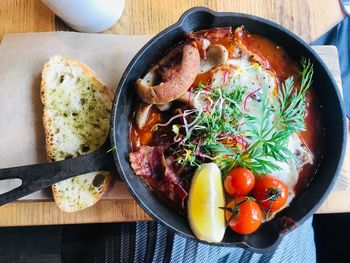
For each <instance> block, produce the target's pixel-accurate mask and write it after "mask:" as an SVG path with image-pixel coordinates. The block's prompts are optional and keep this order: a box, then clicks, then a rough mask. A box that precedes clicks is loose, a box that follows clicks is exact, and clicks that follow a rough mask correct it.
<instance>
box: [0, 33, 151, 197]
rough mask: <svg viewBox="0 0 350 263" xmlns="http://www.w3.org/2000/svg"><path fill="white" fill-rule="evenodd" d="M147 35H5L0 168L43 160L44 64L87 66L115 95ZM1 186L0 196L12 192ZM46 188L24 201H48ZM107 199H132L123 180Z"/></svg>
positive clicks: (0, 48) (0, 68) (0, 67)
mask: <svg viewBox="0 0 350 263" xmlns="http://www.w3.org/2000/svg"><path fill="white" fill-rule="evenodd" d="M149 39H150V36H121V35H106V34H103V35H102V34H82V33H73V32H50V33H29V34H17V35H8V36H5V37H4V39H3V41H2V43H1V45H0V83H1V84H0V127H1V129H0V168H5V167H13V166H20V165H26V164H34V163H42V162H46V161H47V158H46V151H45V137H44V128H43V125H42V112H43V106H42V103H41V101H40V81H41V77H40V74H41V70H42V66H43V64H44V63H45V62H46V61H47V60H48V58H49V57H50V56H53V55H64V56H71V57H73V58H76V59H78V60H80V61H82V62H83V63H85V64H87V65H89V66H90V67H91V68H92V69H93V70H94V71H95V72H96V73H97V75H98V76H99V77H100V78H101V79H102V80H103V81H104V82H105V83H106V84H107V86H109V87H110V88H111V89H113V91H115V89H116V86H117V84H118V81H119V79H120V77H121V75H122V74H123V72H124V70H125V68H126V66H127V65H128V63H129V62H130V60H131V59H132V57H133V56H134V55H135V54H136V53H137V51H139V49H140V48H141V47H142V46H143V45H144V44H145V43H146V42H147V41H148V40H149ZM15 185H16V184H15V183H14V181H13V180H6V181H2V182H1V183H0V193H2V192H6V191H8V190H9V189H10V188H14V186H15ZM48 198H52V197H51V192H50V191H49V190H46V191H39V192H36V193H34V194H31V195H29V196H27V197H25V198H24V199H48ZM104 198H107V199H131V198H132V197H131V195H130V194H129V192H128V190H127V189H126V187H125V186H124V184H123V183H122V182H119V181H114V182H113V183H112V185H111V187H110V189H109V191H108V192H107V193H106V194H105V195H104Z"/></svg>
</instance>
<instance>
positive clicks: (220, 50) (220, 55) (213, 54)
mask: <svg viewBox="0 0 350 263" xmlns="http://www.w3.org/2000/svg"><path fill="white" fill-rule="evenodd" d="M227 59H228V51H227V49H226V48H225V47H224V46H222V45H212V46H209V47H208V49H207V58H206V59H201V63H200V68H199V71H200V73H203V72H206V71H209V70H211V69H212V68H214V67H216V66H219V65H223V64H225V63H226V61H227Z"/></svg>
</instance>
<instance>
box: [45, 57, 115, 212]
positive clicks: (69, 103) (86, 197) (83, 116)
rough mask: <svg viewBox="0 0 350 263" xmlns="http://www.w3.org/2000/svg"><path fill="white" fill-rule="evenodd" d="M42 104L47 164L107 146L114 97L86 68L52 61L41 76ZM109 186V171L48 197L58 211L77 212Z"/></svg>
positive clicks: (73, 181) (57, 187)
mask: <svg viewBox="0 0 350 263" xmlns="http://www.w3.org/2000/svg"><path fill="white" fill-rule="evenodd" d="M41 101H42V103H43V104H44V115H43V123H44V128H45V135H46V150H47V155H48V158H49V160H50V161H59V160H64V159H68V158H72V157H76V156H79V155H83V154H86V153H88V152H91V151H94V150H96V149H97V148H99V147H100V146H101V145H102V144H103V142H104V141H105V140H106V138H107V135H108V132H109V118H110V112H111V108H112V102H113V93H112V91H111V90H110V89H109V88H108V87H107V86H106V85H105V84H103V82H102V81H101V80H99V79H98V78H97V77H96V74H95V73H94V72H93V71H92V70H91V69H90V68H89V67H88V66H86V65H84V64H83V63H81V62H79V61H77V60H74V59H72V58H68V57H62V56H54V57H51V58H50V59H49V61H48V62H47V63H46V64H45V65H44V68H43V71H42V82H41ZM110 180H111V174H110V172H108V171H97V172H92V173H87V174H83V175H79V176H76V177H73V178H70V179H67V180H65V181H62V182H59V183H56V184H54V185H53V186H52V192H53V196H54V199H55V201H56V203H57V205H58V207H59V208H60V209H62V210H63V211H65V212H75V211H79V210H82V209H85V208H87V207H90V206H92V205H93V204H95V203H96V202H97V201H98V200H100V199H101V197H102V195H103V193H104V192H105V191H106V189H107V187H108V184H109V182H110Z"/></svg>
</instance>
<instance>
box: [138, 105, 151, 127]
mask: <svg viewBox="0 0 350 263" xmlns="http://www.w3.org/2000/svg"><path fill="white" fill-rule="evenodd" d="M152 106H153V105H152V104H148V103H143V102H141V103H140V105H139V108H138V109H137V112H136V126H137V128H138V129H142V128H143V127H145V124H146V122H147V119H148V115H149V113H150V111H151V108H152Z"/></svg>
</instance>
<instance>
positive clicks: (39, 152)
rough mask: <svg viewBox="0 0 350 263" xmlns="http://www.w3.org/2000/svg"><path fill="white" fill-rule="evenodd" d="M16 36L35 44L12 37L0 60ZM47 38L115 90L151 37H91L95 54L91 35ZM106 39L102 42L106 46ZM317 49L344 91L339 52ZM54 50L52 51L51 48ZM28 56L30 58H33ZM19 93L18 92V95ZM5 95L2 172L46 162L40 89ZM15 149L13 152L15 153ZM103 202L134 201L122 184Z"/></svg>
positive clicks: (0, 109) (1, 71)
mask: <svg viewBox="0 0 350 263" xmlns="http://www.w3.org/2000/svg"><path fill="white" fill-rule="evenodd" d="M33 35H35V34H33ZM73 36H74V41H73V40H72V41H73V42H72V43H69V41H71V39H72V37H73ZM16 37H17V40H16V41H17V42H18V41H23V39H22V38H27V41H29V42H30V41H32V39H31V36H30V34H27V35H19V36H14V37H12V39H10V38H11V37H10V38H6V37H5V40H4V43H3V45H5V47H2V46H3V45H2V46H0V58H3V57H2V56H1V55H2V53H4V52H6V51H7V49H6V45H7V48H11V45H13V42H16V41H14V39H13V38H16ZM33 37H34V36H33ZM45 37H46V38H47V39H46V40H45V43H48V42H50V41H58V42H57V43H60V44H61V45H63V46H61V47H60V45H57V49H56V50H55V53H54V54H62V53H61V52H60V49H61V50H65V48H67V47H66V46H69V45H73V47H74V46H79V47H80V49H79V50H80V53H79V52H76V53H72V54H68V55H71V56H74V57H77V58H78V59H79V58H81V59H82V61H83V62H86V63H87V64H88V65H90V66H91V67H92V68H93V69H94V70H96V71H97V74H99V75H100V76H101V78H102V79H106V78H108V77H109V75H113V78H111V79H108V80H107V84H110V85H111V87H115V86H116V83H117V82H118V80H119V78H120V76H121V74H122V72H123V71H124V69H125V67H126V65H127V63H128V62H129V61H130V59H131V58H132V56H133V55H134V54H135V53H136V52H137V51H138V50H139V48H140V47H141V46H142V45H143V44H144V43H145V42H146V41H147V40H148V39H149V38H150V37H149V36H115V35H114V36H111V35H104V36H102V35H94V34H89V41H93V42H94V41H95V42H96V41H97V42H98V41H100V42H101V43H96V45H97V46H100V48H98V49H91V48H92V47H90V46H87V45H83V46H81V45H80V43H79V41H81V42H82V43H84V42H86V34H78V33H46V34H45ZM51 38H52V39H51ZM63 39H64V41H63ZM101 39H103V41H102V40H101ZM11 41H12V43H11ZM35 41H38V40H35ZM35 41H34V42H35ZM41 41H42V40H41ZM111 42H112V44H111ZM57 43H56V44H57ZM34 44H35V43H34ZM47 45H49V44H47ZM96 45H94V46H96ZM103 45H107V46H108V47H109V48H112V50H114V51H115V53H113V56H118V57H116V58H114V61H117V63H118V65H116V66H114V67H113V68H114V69H115V71H110V70H109V69H107V70H106V64H103V62H102V61H103V59H104V58H106V59H108V57H109V56H110V54H109V53H108V51H105V50H107V47H106V49H104V48H103ZM123 46H128V47H129V49H128V52H117V50H119V48H122V47H123ZM89 49H91V50H90V52H91V53H93V54H95V53H97V54H96V56H99V57H98V58H96V56H91V55H90V56H89V54H88V55H87V53H88V51H89ZM314 49H315V50H316V52H317V53H318V54H319V55H320V56H321V58H322V59H323V60H324V61H325V63H326V64H327V66H328V67H329V69H330V71H331V73H332V74H333V76H334V78H335V80H336V81H337V83H338V85H339V87H340V88H341V78H340V70H339V61H338V52H337V49H336V48H335V47H334V46H315V47H314ZM27 50H28V49H27ZM49 50H50V51H51V49H49ZM16 52H21V51H18V48H17V50H16ZM23 52H27V51H23ZM94 52H95V53H94ZM6 53H8V52H6ZM46 53H47V54H46ZM46 53H45V54H43V55H42V57H40V58H38V60H37V61H36V62H37V63H38V65H37V69H36V71H37V73H36V75H35V77H34V78H33V79H32V80H31V81H32V82H33V84H31V86H36V85H38V83H40V66H41V63H42V62H43V61H44V60H45V59H47V57H48V56H49V55H50V52H46ZM68 53H69V52H68ZM26 55H27V56H28V54H26ZM29 55H30V54H29ZM63 55H65V54H63ZM5 58H7V61H5V62H6V63H7V64H6V66H7V67H4V66H2V67H0V76H2V77H3V78H4V77H6V76H11V71H13V70H18V69H16V67H17V66H18V61H11V59H10V58H9V57H8V56H5ZM5 60H6V59H5ZM23 60H24V61H22V62H21V63H22V65H23V66H22V67H21V69H22V68H23V74H26V63H25V60H26V57H23ZM42 60H43V61H42ZM3 61H4V60H3ZM39 62H40V63H39ZM91 64H93V65H91ZM94 66H95V67H94ZM99 67H100V68H99ZM29 79H30V76H29ZM27 81H28V79H27ZM16 88H17V90H15V91H13V90H14V89H16ZM0 90H1V94H3V96H0V125H1V126H2V127H4V128H3V129H2V130H1V131H0V138H2V140H1V142H0V153H1V154H0V168H2V167H9V166H15V165H21V164H29V163H33V162H40V161H42V160H43V157H42V156H44V155H45V153H44V152H43V151H44V148H43V137H42V136H41V134H42V126H41V114H42V106H41V104H40V101H39V95H38V94H36V91H35V88H34V89H33V90H31V91H27V90H24V91H26V92H27V93H28V94H23V97H22V99H20V98H18V97H20V96H19V95H18V94H19V93H20V92H21V87H17V86H16V85H15V87H14V86H13V85H3V86H1V87H0ZM22 91H23V89H22ZM16 92H17V95H16ZM14 93H15V94H14ZM18 109H20V110H18ZM28 111H35V114H36V115H38V116H37V117H35V119H34V121H27V119H26V121H24V122H20V123H18V122H16V119H17V120H18V118H19V117H20V116H19V115H18V116H16V114H23V113H25V112H28ZM19 119H20V118H19ZM6 124H7V125H6ZM14 127H16V128H14ZM28 131H32V132H28ZM28 133H33V134H34V135H35V136H34V141H33V140H32V139H33V137H30V136H26V135H27V134H28ZM18 140H21V144H17V145H16V143H17V142H18ZM13 145H15V146H14V147H15V148H16V149H15V153H16V152H17V153H19V157H18V155H16V154H12V153H11V154H10V153H9V154H8V155H7V154H6V152H9V146H10V147H11V146H13ZM28 145H31V146H30V147H31V148H30V147H29V146H28ZM19 147H20V148H19ZM29 148H30V149H29ZM348 148H349V145H348ZM10 150H12V149H11V148H10ZM12 152H13V151H12ZM23 152H30V153H31V155H30V156H28V154H22V155H21V154H20V153H23ZM349 163H350V154H349V151H348V154H347V156H346V160H345V162H344V167H343V170H342V173H341V176H340V177H339V180H338V181H337V184H336V186H335V188H334V190H333V192H332V193H331V196H330V198H333V197H332V196H333V195H334V193H335V192H342V194H344V193H345V192H347V189H348V188H349V185H350V169H349V167H348V164H349ZM9 187H11V185H9V184H8V183H7V184H2V183H1V184H0V192H4V191H6V189H8V188H9ZM338 195H339V193H338ZM103 199H107V200H130V201H131V200H132V197H131V195H130V194H129V192H128V190H127V189H126V187H125V185H124V184H123V183H122V182H118V181H113V182H112V184H111V186H110V188H109V189H108V192H107V193H106V194H105V196H104V197H103ZM23 200H31V201H41V200H42V201H45V200H46V201H50V200H52V196H51V193H50V190H44V191H39V192H37V193H34V194H32V195H29V196H27V197H25V198H23ZM19 202H21V201H19ZM323 207H326V209H324V208H323ZM323 207H322V208H321V209H320V211H321V212H330V211H332V206H330V205H328V203H327V201H326V202H325V204H324V206H323ZM349 207H350V204H349Z"/></svg>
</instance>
